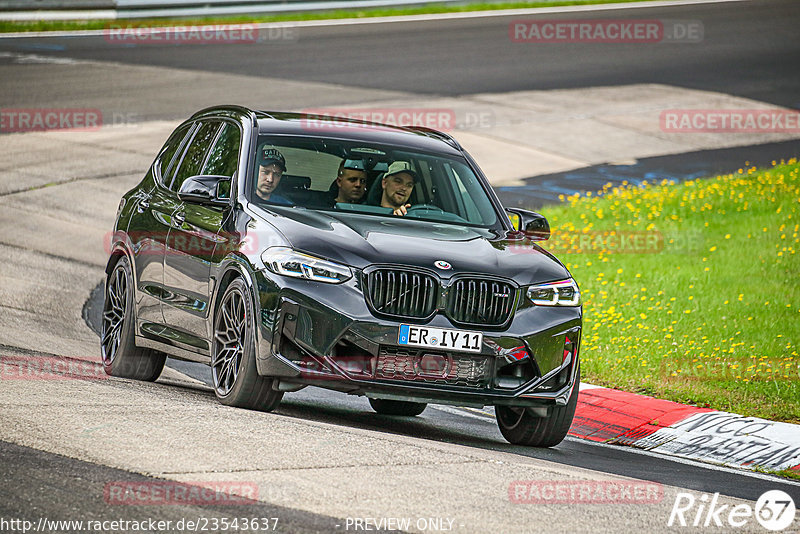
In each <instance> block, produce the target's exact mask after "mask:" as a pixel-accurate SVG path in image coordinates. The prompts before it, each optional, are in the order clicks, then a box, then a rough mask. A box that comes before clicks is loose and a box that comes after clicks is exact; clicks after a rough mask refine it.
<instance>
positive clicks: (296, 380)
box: [257, 271, 582, 407]
mask: <svg viewBox="0 0 800 534" xmlns="http://www.w3.org/2000/svg"><path fill="white" fill-rule="evenodd" d="M257 290H258V293H259V295H258V297H259V298H258V302H259V304H260V310H259V312H260V313H259V321H258V325H259V328H258V329H257V330H258V334H257V353H258V355H257V366H258V370H259V373H260V374H262V375H265V376H271V377H275V378H277V384H280V386H281V387H284V388H286V389H287V390H291V389H292V388H294V387H300V386H303V385H314V386H319V387H323V388H327V389H333V390H337V391H343V392H346V393H350V394H355V395H366V396H368V397H372V398H383V399H392V400H406V401H414V402H429V403H439V404H458V405H471V406H486V405H511V406H529V407H541V406H545V407H547V406H554V405H565V404H566V402H567V400H568V399H569V396H570V392H571V391H572V387H573V385H574V382H575V378H576V371H577V367H578V366H577V362H578V358H579V347H580V337H581V324H582V318H581V316H582V312H581V308H579V307H543V306H532V307H526V308H519V307H518V308H517V310H516V312H515V314H514V316H513V318H512V320H511V322H510V323H509V324H508V325H507V326H505V327H504V328H502V329H486V330H480V331H481V332H482V334H483V345H482V349H481V352H480V353H479V354H478V353H459V352H451V351H444V350H436V349H423V348H418V347H408V346H402V345H399V344H398V342H397V341H398V339H397V338H398V330H399V325H400V324H401V322H400V321H392V320H387V319H380V318H377V317H375V316H374V315H372V314H371V313H370V311H369V309H368V307H367V305H366V302H365V299H364V296H363V293H362V291H361V287H360V282H359V281H358V279H352V280H349V281H348V282H346V283H344V284H337V285H332V284H322V283H317V282H311V281H306V280H294V279H285V278H278V277H276V279H273V278H272V277H271V276H268V275H267V273H265V272H263V271H261V272H258V273H257ZM312 295H313V296H312ZM405 323H406V324H408V323H412V324H413V323H415V321H414V320H409V321H405ZM417 324H419V323H418V322H417ZM425 325H426V326H431V327H439V328H455V329H460V330H464V328H459V327H457V326H454V325H453V324H452V323H451V322H450V321H449V320H448V319H447V318H446V317H445V316H443V315H440V314H437V315H435V316H434V317H433V319H431V320H430V321H428V322H426V323H425ZM468 330H471V331H479V330H478V329H475V328H470V329H468Z"/></svg>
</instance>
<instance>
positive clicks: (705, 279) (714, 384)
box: [542, 160, 800, 423]
mask: <svg viewBox="0 0 800 534" xmlns="http://www.w3.org/2000/svg"><path fill="white" fill-rule="evenodd" d="M781 163H783V162H781ZM798 174H800V165H799V164H798V163H797V161H795V160H791V161H789V162H788V163H786V164H778V165H776V166H775V167H774V168H770V169H764V170H756V169H755V168H744V169H741V170H740V171H739V172H737V173H734V174H732V175H726V176H718V177H715V178H710V179H705V180H693V181H690V182H686V183H682V184H677V185H674V184H668V183H666V182H662V183H657V184H649V185H646V186H645V187H628V186H623V187H621V188H610V187H606V188H605V189H604V194H603V195H599V196H598V195H592V196H583V197H578V196H574V197H570V198H569V199H567V200H568V203H565V204H562V205H560V206H554V207H552V208H549V209H545V210H542V211H543V212H544V214H545V215H546V216H547V217H548V219H549V220H550V223H551V226H552V228H553V237H552V239H551V240H550V241H549V242H547V243H546V244H545V247H546V248H549V249H550V250H552V251H553V252H554V253H555V254H556V255H557V256H558V257H559V258H560V259H561V260H562V261H564V262H565V263H566V264H567V267H568V268H569V269H570V270H571V272H572V274H573V276H574V277H575V279H576V280H577V281H578V283H579V285H580V287H581V292H582V294H583V298H584V334H583V341H582V349H581V350H582V352H581V358H582V362H583V363H582V366H581V368H582V370H583V374H584V379H585V380H586V381H587V382H591V383H595V384H598V385H605V386H609V387H614V388H618V389H623V390H627V391H632V392H635V393H644V394H648V395H653V396H656V397H659V398H664V399H670V400H674V401H677V402H683V403H688V404H695V405H699V406H704V407H710V408H714V409H717V410H724V411H731V412H735V413H739V414H742V415H746V416H757V417H764V418H767V419H772V420H778V421H787V422H794V423H800V357H798V343H799V342H800V339H798V338H800V282H799V281H800V257H798V254H797V250H798V248H800V246H799V245H798V244H799V243H800V238H799V237H798V235H800V224H799V223H800V178H798ZM612 232H614V233H616V235H612ZM632 232H633V234H631V233H632ZM622 235H625V236H636V237H637V238H638V239H640V241H641V242H640V245H641V246H640V247H639V248H638V249H635V250H636V251H635V252H633V253H632V250H633V249H632V248H631V247H628V248H627V249H626V250H625V251H623V252H620V250H619V247H618V246H616V243H617V242H616V241H614V239H619V238H620V236H622ZM648 238H649V239H650V241H649V242H648V241H647V239H648ZM604 248H605V250H604Z"/></svg>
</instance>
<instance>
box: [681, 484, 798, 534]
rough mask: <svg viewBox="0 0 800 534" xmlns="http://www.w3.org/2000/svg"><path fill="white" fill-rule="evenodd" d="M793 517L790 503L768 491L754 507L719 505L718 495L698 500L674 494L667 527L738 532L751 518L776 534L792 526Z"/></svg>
mask: <svg viewBox="0 0 800 534" xmlns="http://www.w3.org/2000/svg"><path fill="white" fill-rule="evenodd" d="M795 513H796V509H795V504H794V500H793V499H792V497H791V496H790V495H789V494H788V493H786V492H783V491H781V490H770V491H767V492H766V493H764V494H762V495H761V497H759V498H758V501H756V505H755V507H752V506H750V505H749V504H737V505H735V506H731V505H730V504H721V503H720V502H719V493H715V494H714V495H708V494H707V493H704V494H702V495H701V496H700V497H699V498H697V497H695V496H694V495H692V494H691V493H678V494H677V495H676V496H675V503H674V504H673V505H672V511H671V512H670V514H669V520H668V521H667V526H668V527H672V526H677V527H727V528H734V529H739V528H742V527H744V526H745V525H748V524H750V523H751V522H752V519H753V518H755V519H756V521H758V522H759V523H760V524H761V526H762V527H764V528H766V529H767V530H771V531H774V532H777V531H781V530H785V529H786V528H788V527H789V526H790V525H791V524H792V523H793V522H794V518H795Z"/></svg>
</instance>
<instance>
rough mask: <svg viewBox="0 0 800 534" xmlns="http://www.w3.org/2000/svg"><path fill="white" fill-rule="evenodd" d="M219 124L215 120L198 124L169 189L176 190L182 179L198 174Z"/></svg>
mask: <svg viewBox="0 0 800 534" xmlns="http://www.w3.org/2000/svg"><path fill="white" fill-rule="evenodd" d="M219 126H220V125H219V122H216V121H212V122H205V123H203V125H202V126H200V129H198V130H197V133H196V134H195V135H194V137H193V138H192V140H191V142H190V143H189V148H187V149H186V153H185V154H184V156H183V161H182V162H181V166H180V167H179V168H178V172H177V173H175V178H173V179H172V185H171V186H170V189H172V190H173V191H178V189H180V187H181V185H182V184H183V182H184V180H186V179H187V178H189V177H191V176H195V175H197V174H200V169H201V167H202V165H203V162H204V161H205V159H206V153H207V152H208V147H209V146H210V145H211V142H212V141H213V140H214V137H215V136H216V134H217V130H218V129H219Z"/></svg>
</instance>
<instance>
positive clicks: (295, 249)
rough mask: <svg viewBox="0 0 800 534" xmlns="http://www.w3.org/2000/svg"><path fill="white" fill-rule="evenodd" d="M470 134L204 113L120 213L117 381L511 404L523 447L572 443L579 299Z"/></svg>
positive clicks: (244, 399)
mask: <svg viewBox="0 0 800 534" xmlns="http://www.w3.org/2000/svg"><path fill="white" fill-rule="evenodd" d="M549 233H550V230H549V226H548V223H547V221H546V220H545V219H544V217H542V216H541V215H539V214H536V213H533V212H529V211H525V210H520V209H507V210H504V209H503V207H502V205H501V204H500V202H499V201H498V199H497V196H496V195H495V194H494V192H493V191H492V188H491V186H490V184H489V182H488V181H487V179H486V178H485V177H484V176H483V174H482V173H481V171H480V169H479V168H478V166H477V165H476V163H475V161H473V159H472V158H471V157H470V156H469V155H468V154H467V153H466V152H465V151H464V149H463V148H461V146H460V145H459V144H458V142H457V141H455V140H454V139H453V138H452V137H450V136H449V135H447V134H444V133H441V132H438V131H435V130H431V129H426V128H419V127H393V126H387V125H382V124H375V123H368V122H360V121H354V120H348V119H341V118H333V117H323V116H313V115H304V114H294V113H276V112H261V111H251V110H248V109H244V108H241V107H236V106H225V107H215V108H210V109H206V110H203V111H200V112H198V113H196V114H195V115H194V116H192V117H191V118H190V119H189V120H187V121H186V122H184V123H183V124H181V125H180V126H179V127H178V128H177V129H176V130H175V131H174V132H173V133H172V135H171V136H170V137H169V139H168V140H167V142H166V143H165V144H164V147H163V148H162V149H161V151H160V152H159V153H158V156H156V158H155V161H154V162H153V164H152V166H151V167H150V169H149V170H148V172H147V174H146V175H145V177H144V179H143V180H142V181H141V183H139V185H137V186H136V187H135V188H134V189H132V190H131V191H129V192H128V193H126V194H125V195H124V196H123V198H122V200H121V202H120V205H119V211H118V213H117V220H116V225H115V232H114V237H113V240H112V244H111V245H112V247H111V257H110V259H109V262H108V266H107V268H106V272H107V274H108V278H107V281H106V286H105V304H104V311H103V329H102V340H101V345H102V359H103V365H104V366H105V369H106V372H107V373H109V374H111V375H114V376H121V377H128V378H134V379H139V380H155V379H156V378H158V376H159V374H160V373H161V370H162V368H163V366H164V361H165V359H166V356H167V355H170V356H172V357H176V358H180V359H184V360H190V361H195V362H202V363H206V364H208V365H210V366H211V371H212V377H213V386H214V390H215V391H216V394H217V397H218V398H219V400H220V401H221V402H222V403H224V404H227V405H232V406H239V407H243V408H250V409H256V410H265V411H268V410H272V409H274V408H275V407H276V406H277V405H278V403H279V402H280V400H281V398H282V396H283V394H284V393H285V392H292V391H297V390H299V389H301V388H303V387H306V386H319V387H323V388H327V389H331V390H336V391H341V392H344V393H349V394H353V395H365V396H366V397H367V398H368V399H369V402H370V404H371V405H372V407H373V409H374V410H375V411H376V412H378V413H381V414H390V415H403V416H413V415H418V414H420V413H421V412H422V411H423V410H424V409H425V406H426V404H427V403H437V404H455V405H461V406H476V407H482V406H486V405H493V406H495V411H496V414H497V422H498V425H499V427H500V430H501V432H502V434H503V436H505V437H506V439H508V440H509V441H510V442H512V443H517V444H525V445H532V446H552V445H555V444H557V443H559V442H560V441H561V440H562V439H563V438H564V436H565V435H566V433H567V431H568V430H569V426H570V424H571V422H572V418H573V415H574V413H575V406H576V402H577V396H578V384H579V381H580V370H579V364H578V352H579V346H580V337H581V315H582V308H581V300H580V292H579V290H578V287H577V285H576V284H575V282H574V281H573V280H572V278H571V276H570V273H569V272H568V271H567V269H566V268H565V267H564V265H563V264H562V263H560V262H559V261H558V260H557V259H556V258H555V257H553V256H552V255H551V254H549V253H548V252H547V251H545V250H543V249H542V248H541V247H539V246H538V245H537V244H536V243H535V241H537V240H542V239H547V238H548V237H549Z"/></svg>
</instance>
